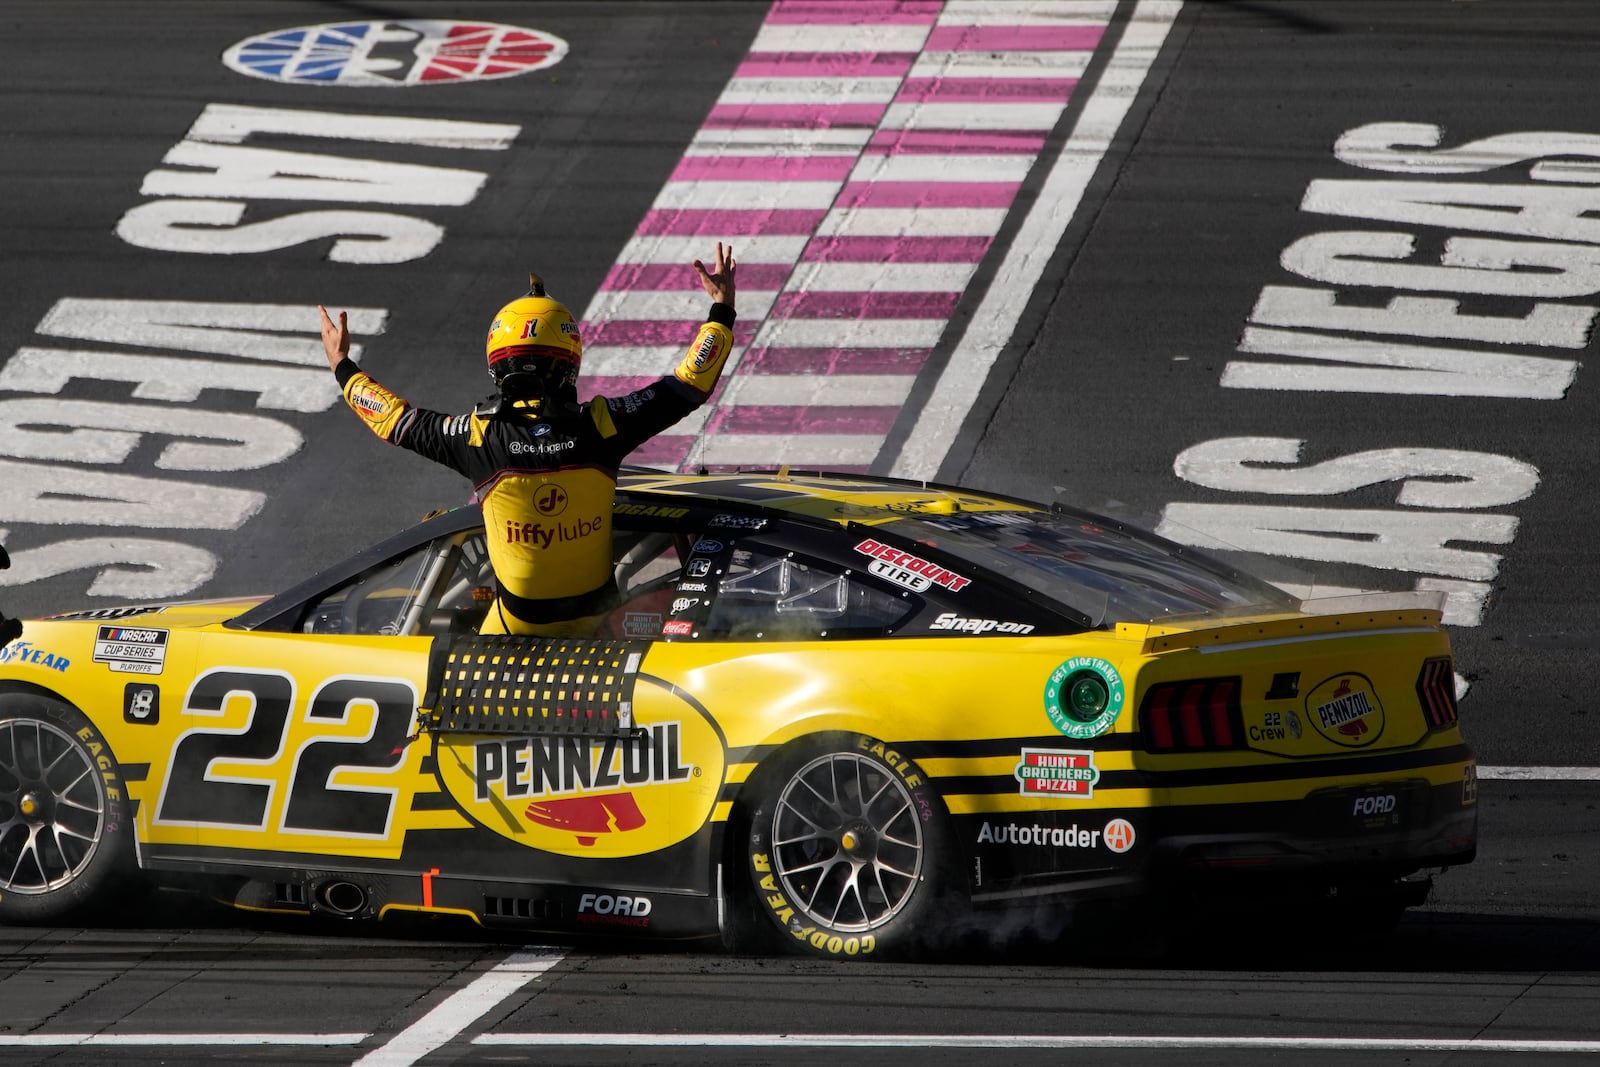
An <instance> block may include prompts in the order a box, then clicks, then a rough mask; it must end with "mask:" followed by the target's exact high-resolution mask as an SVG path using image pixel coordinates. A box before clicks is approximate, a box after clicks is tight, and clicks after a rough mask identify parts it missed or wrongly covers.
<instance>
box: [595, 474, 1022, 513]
mask: <svg viewBox="0 0 1600 1067" xmlns="http://www.w3.org/2000/svg"><path fill="white" fill-rule="evenodd" d="M617 488H618V490H619V491H620V492H622V493H625V494H626V493H651V494H662V495H667V496H693V497H694V498H695V500H694V503H695V505H696V506H700V507H704V506H706V505H708V504H709V505H712V506H716V505H722V506H726V507H727V508H729V509H730V510H737V511H744V512H748V511H764V512H768V513H772V512H776V513H779V514H781V515H783V516H785V517H789V518H794V519H801V520H804V519H811V520H818V521H821V522H825V523H832V524H835V525H838V526H847V525H851V524H865V525H875V524H878V523H886V522H893V521H895V520H897V519H904V518H906V517H907V516H908V515H954V514H957V513H959V512H963V511H1017V510H1019V509H1021V510H1035V511H1042V510H1048V509H1047V508H1046V507H1045V506H1044V505H1042V504H1038V503H1035V502H1033V501H1028V500H1019V499H1014V498H1010V497H1005V496H1000V495H997V494H994V493H984V492H977V491H975V490H971V489H963V488H960V487H956V486H945V485H937V484H933V483H929V482H918V481H909V480H904V479H898V478H887V477H880V476H876V475H865V474H841V473H836V472H829V471H815V470H806V471H796V470H791V469H790V468H788V467H777V468H774V469H771V470H765V471H739V472H736V473H730V474H674V473H670V472H662V471H652V470H646V469H643V468H638V467H630V468H625V470H624V473H623V474H622V475H621V477H620V478H619V479H618V482H617Z"/></svg>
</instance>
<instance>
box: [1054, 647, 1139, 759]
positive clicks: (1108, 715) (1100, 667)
mask: <svg viewBox="0 0 1600 1067" xmlns="http://www.w3.org/2000/svg"><path fill="white" fill-rule="evenodd" d="M1126 696H1127V693H1126V691H1125V689H1124V687H1123V684H1122V675H1121V674H1119V673H1118V672H1117V668H1116V667H1115V666H1113V665H1112V664H1110V663H1108V662H1106V661H1105V660H1103V659H1101V658H1100V657H1098V656H1073V657H1072V658H1071V659H1069V660H1067V661H1066V662H1065V663H1063V664H1061V666H1059V667H1057V668H1056V669H1055V670H1054V671H1052V672H1051V673H1050V680H1049V682H1047V683H1046V684H1045V687H1044V710H1045V714H1046V715H1048V716H1049V717H1050V725H1051V726H1054V727H1055V728H1056V729H1057V730H1059V731H1060V732H1061V733H1064V734H1066V735H1067V736H1068V737H1075V738H1078V739H1080V740H1082V739H1085V738H1090V737H1099V736H1100V735H1101V734H1103V733H1105V732H1106V731H1107V730H1109V729H1111V724H1112V723H1114V722H1116V721H1117V716H1118V715H1120V714H1122V703H1123V700H1124V699H1125V698H1126Z"/></svg>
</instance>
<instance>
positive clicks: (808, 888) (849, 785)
mask: <svg viewBox="0 0 1600 1067" xmlns="http://www.w3.org/2000/svg"><path fill="white" fill-rule="evenodd" d="M763 783H764V784H763V785H762V786H761V787H759V793H758V798H757V802H756V806H755V808H754V810H753V811H752V812H751V815H750V823H749V833H748V837H747V838H746V840H747V845H746V849H747V851H746V859H747V861H748V865H749V871H750V877H751V880H752V883H753V892H754V896H755V901H756V905H757V906H756V910H757V911H760V912H764V913H765V914H766V916H767V917H768V918H769V919H770V920H771V921H772V922H773V923H775V924H776V925H777V927H778V929H779V930H780V931H781V934H780V937H779V939H780V940H781V941H782V942H783V943H784V944H785V945H786V946H788V947H789V948H791V949H794V950H797V951H799V952H802V953H805V954H807V955H815V956H823V957H829V958H837V957H850V956H865V955H882V954H885V953H897V952H903V951H905V950H908V949H913V948H916V947H920V946H922V945H923V944H925V943H927V942H928V940H929V935H931V934H932V933H933V932H935V930H936V929H937V928H938V927H939V926H940V921H939V920H940V917H941V916H942V914H943V910H944V909H945V908H946V907H947V906H949V904H950V900H951V898H952V897H953V896H955V895H956V886H955V884H954V883H955V878H954V877H953V875H952V870H953V869H954V864H953V863H952V862H951V860H952V857H953V853H954V847H953V843H952V842H951V840H950V834H949V830H948V827H947V825H946V821H945V817H944V810H943V805H942V804H941V803H940V802H939V800H938V798H937V797H936V795H935V794H934V793H933V791H932V789H931V788H930V787H929V786H928V785H927V784H926V783H927V779H926V777H925V776H924V775H923V774H922V773H921V771H920V770H918V769H917V767H916V766H915V764H913V763H912V762H911V761H910V760H908V759H905V758H904V757H902V756H900V755H899V754H898V753H896V752H895V751H894V750H893V749H892V748H886V747H885V746H884V745H883V744H882V743H880V742H877V741H875V740H873V739H872V738H868V737H853V738H847V739H840V740H839V741H837V742H833V743H829V744H824V745H820V746H807V747H805V748H802V749H801V750H799V751H797V752H796V753H795V754H793V755H791V756H789V757H788V758H786V759H785V760H784V761H783V762H782V763H781V764H780V765H779V767H778V768H776V771H775V773H773V774H771V775H768V776H766V777H764V778H763ZM784 935H786V936H784Z"/></svg>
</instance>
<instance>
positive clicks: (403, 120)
mask: <svg viewBox="0 0 1600 1067" xmlns="http://www.w3.org/2000/svg"><path fill="white" fill-rule="evenodd" d="M521 129H522V127H520V126H512V125H507V124H503V123H498V122H458V121H456V120H453V119H414V118H407V117H405V116H403V115H358V114H349V113H345V112H338V111H300V110H296V109H292V108H277V107H246V106H244V105H242V104H207V105H206V109H205V110H204V111H202V112H201V113H200V117H199V118H197V119H195V121H194V125H193V126H191V127H189V132H188V134H187V138H188V140H191V141H210V142H212V143H214V144H243V143H244V141H245V139H246V138H247V137H249V136H250V135H251V134H252V133H275V134H290V135H292V136H295V137H331V138H335V139H337V140H340V141H381V142H384V143H387V144H414V145H427V146H430V147H433V148H467V149H474V150H478V151H504V150H505V149H507V148H510V147H511V143H512V142H513V141H514V140H516V137H517V134H518V133H519V132H520V131H521Z"/></svg>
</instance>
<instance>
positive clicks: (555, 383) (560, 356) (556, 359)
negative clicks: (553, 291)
mask: <svg viewBox="0 0 1600 1067" xmlns="http://www.w3.org/2000/svg"><path fill="white" fill-rule="evenodd" d="M528 284H529V288H528V294H527V295H526V296H521V297H518V298H517V299H515V300H513V301H511V303H509V304H507V305H506V306H505V307H503V308H501V309H500V310H499V312H497V313H496V314H495V317H494V321H493V322H492V323H490V324H489V340H488V344H487V346H486V347H487V352H488V356H489V377H491V378H493V379H494V384H495V387H496V388H497V389H499V390H500V392H501V395H503V396H509V397H536V396H553V395H555V394H556V393H557V392H559V391H561V390H562V388H563V387H575V386H576V385H577V383H578V368H579V366H580V365H581V364H582V363H583V341H582V340H581V339H580V338H579V337H578V324H577V323H576V322H575V321H573V318H572V312H570V311H568V310H567V308H566V305H564V304H562V303H561V302H560V301H557V300H552V299H550V297H548V296H546V295H545V291H544V282H543V280H542V279H540V277H539V276H538V275H537V274H530V275H528Z"/></svg>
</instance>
